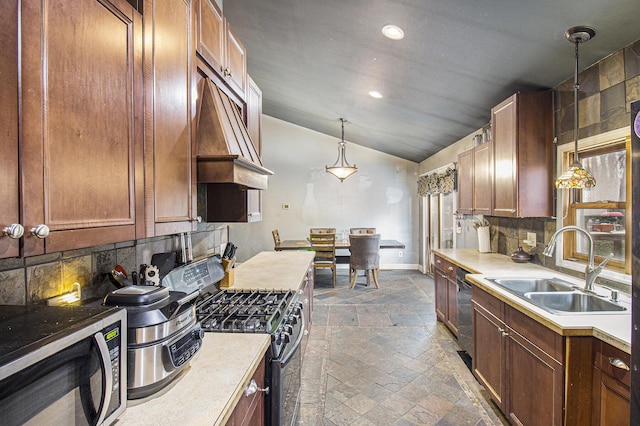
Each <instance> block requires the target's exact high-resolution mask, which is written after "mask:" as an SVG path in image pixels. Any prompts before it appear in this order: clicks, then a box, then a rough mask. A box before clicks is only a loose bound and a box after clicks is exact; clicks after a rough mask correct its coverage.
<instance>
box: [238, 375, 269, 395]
mask: <svg viewBox="0 0 640 426" xmlns="http://www.w3.org/2000/svg"><path fill="white" fill-rule="evenodd" d="M256 392H264V393H266V394H268V393H269V388H268V387H266V388H259V387H258V384H257V383H256V381H255V380H254V379H251V382H249V384H248V385H247V387H246V388H244V396H251V395H253V394H254V393H256Z"/></svg>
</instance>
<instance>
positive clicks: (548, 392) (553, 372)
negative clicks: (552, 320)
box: [473, 286, 564, 425]
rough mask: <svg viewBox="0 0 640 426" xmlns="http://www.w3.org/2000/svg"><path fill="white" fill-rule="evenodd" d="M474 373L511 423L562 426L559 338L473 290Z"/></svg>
mask: <svg viewBox="0 0 640 426" xmlns="http://www.w3.org/2000/svg"><path fill="white" fill-rule="evenodd" d="M473 324H474V325H473V327H474V329H473V341H474V346H473V373H474V375H475V377H476V378H477V379H478V381H480V383H482V384H483V385H484V386H485V388H486V389H487V391H488V392H489V395H490V396H491V398H492V399H493V400H494V402H495V403H496V405H497V406H498V407H499V408H500V410H501V411H502V412H503V413H504V414H505V416H506V417H507V419H508V420H509V422H510V423H512V424H522V425H562V424H563V406H564V366H563V358H564V353H563V347H564V344H563V337H562V336H560V335H559V334H556V333H555V332H553V331H551V330H550V329H548V328H546V327H545V326H543V325H542V324H540V323H538V322H536V321H534V320H532V319H531V318H529V317H528V316H526V315H524V314H522V313H520V312H519V311H517V310H515V309H513V308H511V307H509V306H507V305H505V304H504V303H503V302H502V301H500V300H498V299H497V298H495V297H493V296H491V295H490V294H489V293H487V292H485V291H483V290H481V289H479V288H478V287H477V286H476V287H473Z"/></svg>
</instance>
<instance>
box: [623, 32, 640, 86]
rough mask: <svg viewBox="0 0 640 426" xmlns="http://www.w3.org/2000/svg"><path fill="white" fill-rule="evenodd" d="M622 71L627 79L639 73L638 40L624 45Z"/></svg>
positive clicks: (639, 42)
mask: <svg viewBox="0 0 640 426" xmlns="http://www.w3.org/2000/svg"><path fill="white" fill-rule="evenodd" d="M624 72H625V75H626V78H627V79H631V78H633V77H635V76H637V75H640V40H638V41H636V42H635V43H633V44H631V45H630V46H627V47H625V49H624Z"/></svg>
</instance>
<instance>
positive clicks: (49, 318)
mask: <svg viewBox="0 0 640 426" xmlns="http://www.w3.org/2000/svg"><path fill="white" fill-rule="evenodd" d="M126 350H127V313H126V311H125V310H123V309H119V308H104V307H97V306H65V307H53V306H8V305H3V306H0V419H1V420H0V423H2V424H3V425H24V424H27V425H28V424H33V425H54V424H55V425H108V424H110V423H112V422H114V421H115V420H116V418H117V417H118V416H120V415H121V414H122V413H123V412H124V410H125V408H126V404H127V393H126V392H127V382H126V380H127V371H126V368H127V367H126V366H127V362H126V353H127V352H126Z"/></svg>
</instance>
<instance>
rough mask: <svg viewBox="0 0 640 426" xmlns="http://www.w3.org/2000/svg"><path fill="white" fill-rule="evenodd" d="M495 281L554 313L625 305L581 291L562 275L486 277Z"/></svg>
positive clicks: (600, 311)
mask: <svg viewBox="0 0 640 426" xmlns="http://www.w3.org/2000/svg"><path fill="white" fill-rule="evenodd" d="M487 280H489V281H491V282H492V283H494V284H496V285H498V286H500V287H502V288H503V289H505V290H507V291H509V292H510V293H512V294H514V295H516V296H518V297H521V298H523V299H525V300H527V301H529V302H531V303H532V304H534V305H536V306H537V307H539V308H542V309H544V310H545V311H547V312H550V313H552V314H560V315H566V314H585V313H590V314H607V313H608V314H615V313H623V312H624V311H626V310H627V308H626V307H625V306H622V305H621V304H620V303H616V302H613V301H610V300H607V298H606V297H602V296H598V295H596V294H592V293H587V292H584V291H581V290H580V289H579V288H578V287H576V286H575V285H574V284H572V283H570V282H568V281H564V280H562V279H559V278H527V277H523V278H520V277H518V278H487Z"/></svg>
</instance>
